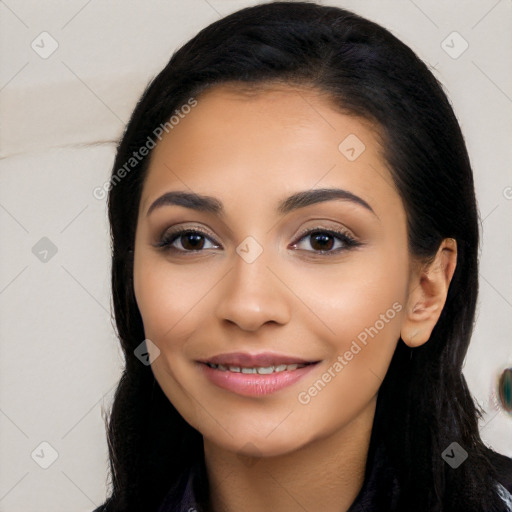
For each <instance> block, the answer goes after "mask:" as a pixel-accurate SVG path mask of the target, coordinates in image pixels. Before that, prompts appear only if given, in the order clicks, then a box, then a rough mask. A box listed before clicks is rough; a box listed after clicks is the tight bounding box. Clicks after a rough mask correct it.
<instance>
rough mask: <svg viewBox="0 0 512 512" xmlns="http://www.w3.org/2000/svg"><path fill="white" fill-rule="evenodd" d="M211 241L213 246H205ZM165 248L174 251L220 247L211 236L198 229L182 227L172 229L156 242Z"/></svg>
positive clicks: (157, 245) (184, 251) (192, 250)
mask: <svg viewBox="0 0 512 512" xmlns="http://www.w3.org/2000/svg"><path fill="white" fill-rule="evenodd" d="M207 243H211V244H212V247H205V244H207ZM156 247H160V248H162V249H164V250H169V251H174V252H182V253H186V252H196V251H197V252H201V251H202V250H203V249H211V248H216V247H219V245H217V244H214V243H212V241H211V238H210V237H209V236H207V235H206V233H203V232H202V231H199V230H196V229H182V230H177V231H170V232H167V233H165V234H164V235H163V237H162V239H161V240H160V241H159V242H158V243H157V244H156Z"/></svg>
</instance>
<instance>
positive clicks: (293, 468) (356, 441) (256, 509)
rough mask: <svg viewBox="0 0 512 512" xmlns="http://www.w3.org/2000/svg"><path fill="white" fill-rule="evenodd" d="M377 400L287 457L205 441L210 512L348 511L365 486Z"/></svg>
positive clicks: (287, 454)
mask: <svg viewBox="0 0 512 512" xmlns="http://www.w3.org/2000/svg"><path fill="white" fill-rule="evenodd" d="M375 404H376V401H375V399H374V400H372V401H371V402H370V403H369V404H368V406H367V407H366V409H365V410H363V411H362V412H361V414H360V415H359V416H358V417H357V418H355V419H354V420H353V421H352V422H351V423H350V424H348V425H346V426H344V427H343V428H342V429H340V430H338V431H336V432H334V433H332V434H330V435H328V436H325V437H322V438H319V439H315V440H314V441H312V442H310V443H308V444H307V445H305V446H301V447H299V448H298V449H297V450H295V451H293V452H290V453H286V454H284V455H279V456H273V457H261V458H250V457H241V456H240V455H238V454H236V453H233V452H230V451H227V450H225V449H223V448H222V447H221V446H218V445H215V444H213V443H211V442H210V441H209V440H207V439H204V453H205V463H206V470H207V474H208V481H209V488H210V493H209V509H208V512H235V511H239V510H244V511H245V512H261V511H262V510H272V511H273V512H289V511H290V510H322V511H323V512H346V511H347V510H348V509H349V508H350V506H351V504H352V503H353V502H354V500H355V498H356V496H357V494H358V493H359V491H360V490H361V487H362V485H363V481H364V474H365V468H366V459H367V456H368V448H369V444H370V437H371V431H372V425H373V418H374V415H375Z"/></svg>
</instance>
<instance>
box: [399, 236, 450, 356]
mask: <svg viewBox="0 0 512 512" xmlns="http://www.w3.org/2000/svg"><path fill="white" fill-rule="evenodd" d="M456 265H457V242H456V240H455V239H453V238H445V239H444V240H443V241H442V242H441V245H440V246H439V249H438V251H437V254H436V256H435V257H434V260H433V261H432V262H431V263H428V264H426V265H416V266H415V267H414V269H413V270H412V272H411V276H410V279H409V292H408V297H407V304H406V308H405V309H406V311H405V316H404V320H403V322H402V330H401V333H400V336H401V338H402V340H403V341H404V343H405V344H406V345H408V346H409V347H418V346H420V345H423V343H425V342H427V341H428V339H429V338H430V335H431V334H432V330H433V329H434V327H435V325H436V323H437V321H438V320H439V317H440V316H441V312H442V310H443V307H444V304H445V302H446V296H447V295H448V288H449V286H450V282H451V280H452V277H453V273H454V272H455V267H456Z"/></svg>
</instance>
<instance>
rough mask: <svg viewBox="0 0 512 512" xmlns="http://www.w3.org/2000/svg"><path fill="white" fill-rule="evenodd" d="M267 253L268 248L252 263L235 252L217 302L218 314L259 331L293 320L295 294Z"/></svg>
mask: <svg viewBox="0 0 512 512" xmlns="http://www.w3.org/2000/svg"><path fill="white" fill-rule="evenodd" d="M265 254H266V252H265V251H264V252H263V253H262V254H261V255H260V256H259V257H258V258H257V259H256V260H255V261H253V262H251V263H249V262H247V261H245V260H244V259H243V258H242V257H239V256H238V255H235V257H234V265H233V267H232V268H231V270H230V271H229V272H228V275H227V276H226V277H225V279H224V280H223V281H224V283H223V287H222V289H221V295H220V297H219V301H218V303H217V308H216V315H217V318H218V319H219V320H220V321H221V322H229V323H231V324H235V325H237V326H238V327H239V328H240V329H243V330H244V331H256V330H258V329H259V328H260V327H261V326H262V325H264V324H266V323H269V322H271V323H276V324H286V323H287V322H289V320H290V317H291V303H290V301H291V299H292V297H293V294H292V293H291V292H290V290H289V289H288V288H287V287H286V285H285V284H283V281H284V282H286V280H285V279H284V278H283V276H279V273H278V272H277V271H276V270H274V269H273V268H272V266H271V265H269V262H268V261H267V258H266V257H265V256H264V255H265Z"/></svg>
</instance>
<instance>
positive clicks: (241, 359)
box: [199, 352, 318, 368]
mask: <svg viewBox="0 0 512 512" xmlns="http://www.w3.org/2000/svg"><path fill="white" fill-rule="evenodd" d="M199 362H200V363H213V364H223V365H224V366H244V367H245V368H253V367H254V366H263V367H265V366H278V365H280V364H294V363H297V364H303V363H315V362H318V361H308V360H306V359H301V358H300V357H295V356H288V355H285V354H277V353H273V352H263V353H261V354H249V353H247V352H231V353H229V354H218V355H216V356H213V357H211V358H209V359H204V360H201V361H199Z"/></svg>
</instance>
